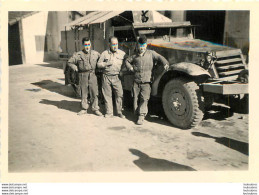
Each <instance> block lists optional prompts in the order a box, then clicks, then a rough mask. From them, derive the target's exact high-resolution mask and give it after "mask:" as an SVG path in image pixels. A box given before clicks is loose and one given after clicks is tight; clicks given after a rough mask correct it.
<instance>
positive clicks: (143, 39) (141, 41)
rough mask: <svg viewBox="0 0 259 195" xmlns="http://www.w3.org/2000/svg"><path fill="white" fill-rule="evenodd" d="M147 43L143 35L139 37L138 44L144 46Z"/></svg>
mask: <svg viewBox="0 0 259 195" xmlns="http://www.w3.org/2000/svg"><path fill="white" fill-rule="evenodd" d="M146 42H147V37H146V36H145V35H140V36H139V38H138V43H140V44H144V43H146Z"/></svg>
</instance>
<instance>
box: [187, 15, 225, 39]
mask: <svg viewBox="0 0 259 195" xmlns="http://www.w3.org/2000/svg"><path fill="white" fill-rule="evenodd" d="M225 14H226V11H187V12H186V20H187V21H190V22H191V24H194V25H199V27H197V28H196V31H195V37H196V39H202V40H205V41H210V42H214V43H218V44H223V39H224V26H225Z"/></svg>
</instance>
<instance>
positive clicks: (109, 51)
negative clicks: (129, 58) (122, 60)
mask: <svg viewBox="0 0 259 195" xmlns="http://www.w3.org/2000/svg"><path fill="white" fill-rule="evenodd" d="M108 53H109V54H113V52H112V51H111V49H108ZM114 53H116V54H117V53H118V50H117V51H116V52H114Z"/></svg>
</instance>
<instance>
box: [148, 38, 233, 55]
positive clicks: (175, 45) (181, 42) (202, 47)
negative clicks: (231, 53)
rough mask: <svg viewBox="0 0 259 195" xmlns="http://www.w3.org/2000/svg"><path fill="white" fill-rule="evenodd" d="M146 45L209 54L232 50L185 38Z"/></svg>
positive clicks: (161, 40) (159, 40)
mask: <svg viewBox="0 0 259 195" xmlns="http://www.w3.org/2000/svg"><path fill="white" fill-rule="evenodd" d="M148 44H149V45H150V46H153V47H163V48H168V49H178V50H186V51H194V52H209V51H222V50H232V49H234V48H231V47H228V46H224V45H220V44H216V43H212V42H209V41H203V40H200V39H187V38H186V39H183V38H171V39H170V41H168V40H163V39H155V40H148Z"/></svg>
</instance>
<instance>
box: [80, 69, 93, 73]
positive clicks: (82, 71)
mask: <svg viewBox="0 0 259 195" xmlns="http://www.w3.org/2000/svg"><path fill="white" fill-rule="evenodd" d="M85 72H88V73H94V70H79V71H78V73H85Z"/></svg>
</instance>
